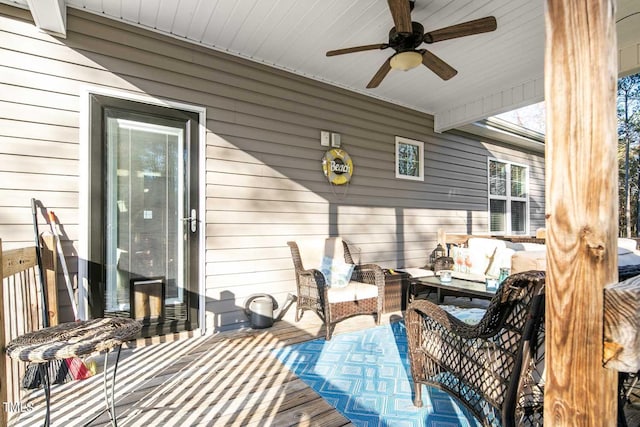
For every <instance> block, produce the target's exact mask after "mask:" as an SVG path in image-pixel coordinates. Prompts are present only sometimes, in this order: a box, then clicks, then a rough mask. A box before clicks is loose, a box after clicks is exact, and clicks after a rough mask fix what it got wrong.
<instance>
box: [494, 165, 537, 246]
mask: <svg viewBox="0 0 640 427" xmlns="http://www.w3.org/2000/svg"><path fill="white" fill-rule="evenodd" d="M527 175H528V174H527V167H526V166H521V165H517V164H513V163H508V162H502V161H499V160H495V159H489V232H490V233H491V234H506V235H509V234H527V233H528V231H529V209H528V206H529V195H528V193H527V188H528V177H527Z"/></svg>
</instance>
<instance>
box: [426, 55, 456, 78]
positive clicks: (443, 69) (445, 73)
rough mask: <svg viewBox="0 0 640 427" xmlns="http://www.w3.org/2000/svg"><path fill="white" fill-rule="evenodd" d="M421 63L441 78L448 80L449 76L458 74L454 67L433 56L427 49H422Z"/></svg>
mask: <svg viewBox="0 0 640 427" xmlns="http://www.w3.org/2000/svg"><path fill="white" fill-rule="evenodd" d="M421 53H422V65H424V66H425V67H427V68H428V69H430V70H431V71H433V72H434V73H436V74H437V75H438V77H440V78H441V79H442V80H449V79H450V78H451V77H453V76H455V75H456V74H458V71H456V69H455V68H453V67H452V66H451V65H449V64H447V63H446V62H444V61H443V60H442V59H440V58H438V57H437V56H435V55H434V54H433V53H431V52H429V51H428V50H422V51H421Z"/></svg>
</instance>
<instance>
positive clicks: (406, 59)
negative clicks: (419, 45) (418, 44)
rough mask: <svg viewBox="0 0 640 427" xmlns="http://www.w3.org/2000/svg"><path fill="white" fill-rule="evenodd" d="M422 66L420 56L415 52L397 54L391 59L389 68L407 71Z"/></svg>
mask: <svg viewBox="0 0 640 427" xmlns="http://www.w3.org/2000/svg"><path fill="white" fill-rule="evenodd" d="M420 64H422V55H421V54H420V52H416V51H406V52H398V53H396V54H395V55H393V56H392V57H391V62H390V65H391V68H393V69H394V70H402V71H407V70H410V69H412V68H415V67H417V66H418V65H420Z"/></svg>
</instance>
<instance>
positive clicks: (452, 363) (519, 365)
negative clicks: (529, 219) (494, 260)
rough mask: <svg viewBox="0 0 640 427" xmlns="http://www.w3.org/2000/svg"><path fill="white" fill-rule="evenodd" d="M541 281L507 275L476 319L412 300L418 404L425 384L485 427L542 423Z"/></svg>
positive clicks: (409, 316) (537, 275)
mask: <svg viewBox="0 0 640 427" xmlns="http://www.w3.org/2000/svg"><path fill="white" fill-rule="evenodd" d="M544 280H545V274H544V272H540V271H529V272H523V273H518V274H514V275H512V276H509V277H508V278H507V279H506V280H505V281H504V282H503V283H502V285H501V286H500V287H499V289H498V291H497V293H496V296H495V297H494V298H493V299H492V300H491V302H490V304H489V306H488V308H487V311H486V313H485V314H484V316H483V318H482V319H481V321H480V322H479V323H478V324H477V325H469V324H466V323H463V322H461V321H460V320H458V319H457V318H455V317H453V316H452V315H450V314H449V313H447V312H445V311H444V310H442V309H441V308H440V307H438V306H437V305H435V304H433V303H431V302H430V301H427V300H414V301H413V302H412V303H411V304H410V305H409V307H408V308H407V312H406V326H407V336H408V347H409V360H410V363H411V376H412V378H413V382H414V393H415V394H414V404H415V405H416V406H422V385H423V384H426V385H430V386H435V387H438V388H440V389H443V390H445V391H447V392H448V393H450V394H451V395H453V396H455V397H457V398H458V399H459V400H460V401H461V402H462V403H464V404H465V406H467V407H468V408H469V409H470V410H471V411H472V412H473V413H474V414H475V415H476V416H477V417H478V419H479V420H481V421H482V422H483V424H484V425H503V426H513V425H518V426H523V425H542V424H543V394H544V391H543V382H544V381H543V378H544V377H543V370H544Z"/></svg>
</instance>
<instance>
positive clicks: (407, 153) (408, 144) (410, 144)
mask: <svg viewBox="0 0 640 427" xmlns="http://www.w3.org/2000/svg"><path fill="white" fill-rule="evenodd" d="M396 178H402V179H413V180H416V181H424V142H421V141H414V140H411V139H407V138H402V137H399V136H396Z"/></svg>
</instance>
